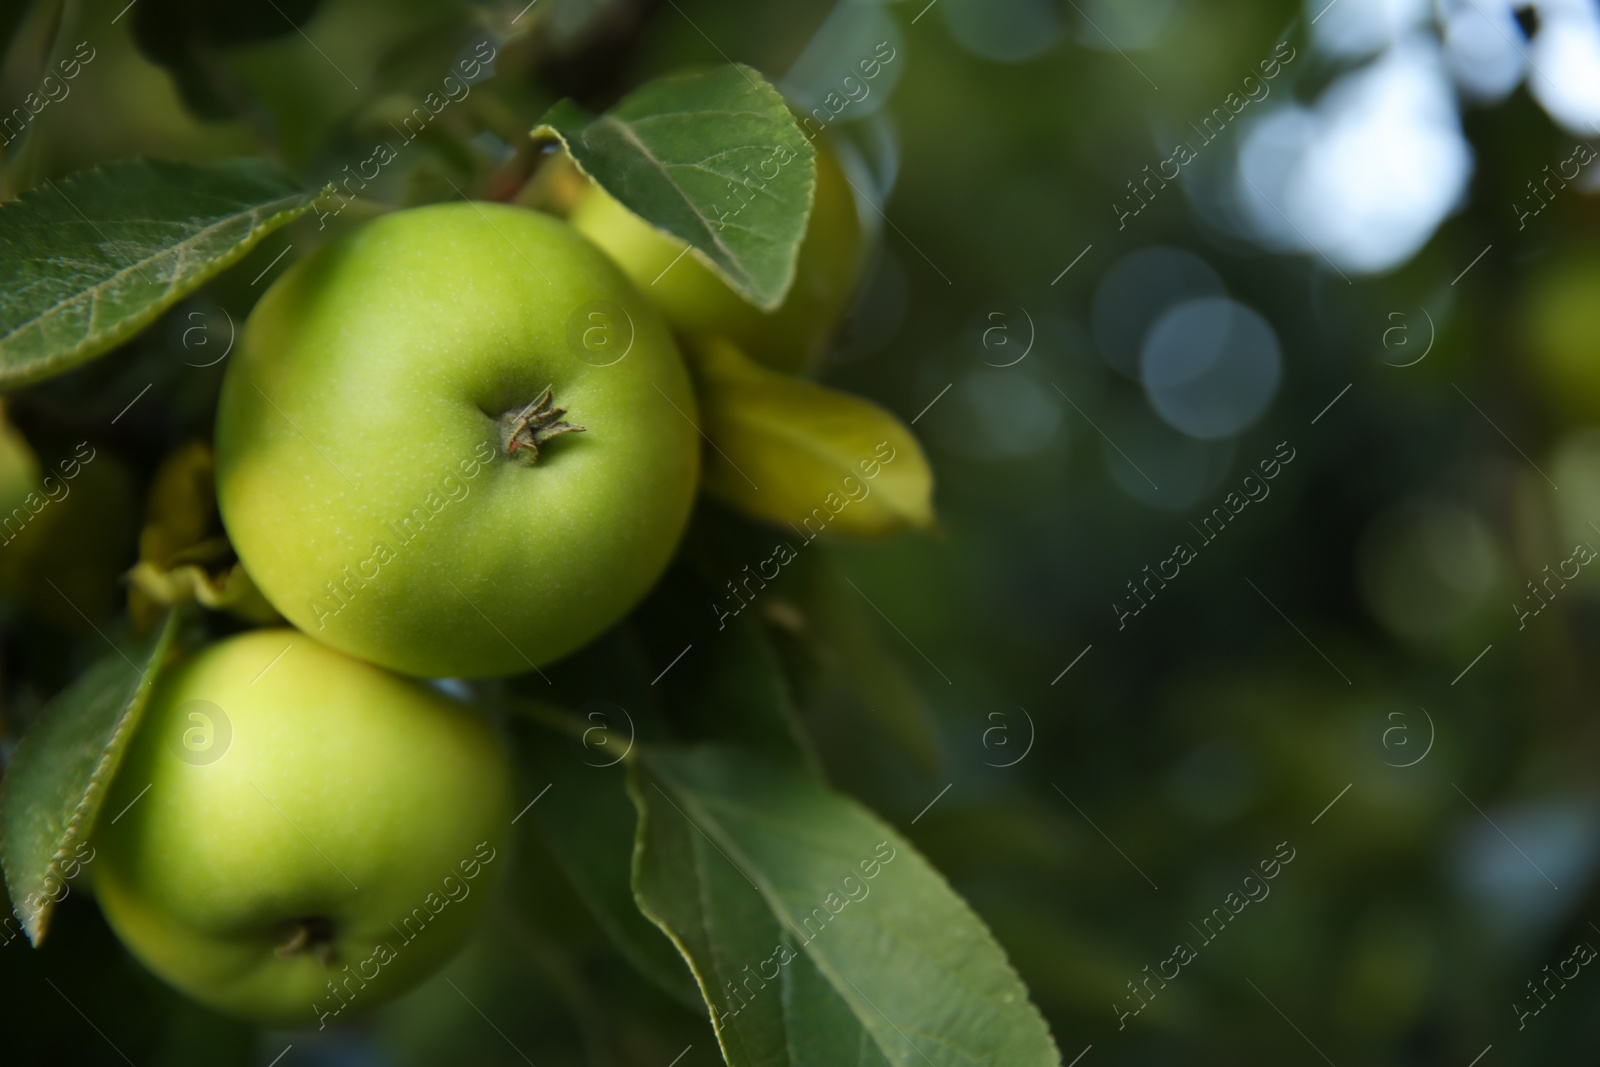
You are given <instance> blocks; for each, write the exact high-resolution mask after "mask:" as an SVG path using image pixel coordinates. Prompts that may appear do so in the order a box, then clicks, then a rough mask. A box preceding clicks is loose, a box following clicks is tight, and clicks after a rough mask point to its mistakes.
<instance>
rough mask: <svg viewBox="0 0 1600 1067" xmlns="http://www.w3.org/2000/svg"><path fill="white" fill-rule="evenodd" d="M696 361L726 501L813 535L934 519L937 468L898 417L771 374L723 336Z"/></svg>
mask: <svg viewBox="0 0 1600 1067" xmlns="http://www.w3.org/2000/svg"><path fill="white" fill-rule="evenodd" d="M690 366H691V368H692V369H693V370H694V372H695V380H696V386H697V389H698V391H699V399H700V414H701V422H702V425H703V427H704V429H705V433H706V436H707V437H708V438H709V439H710V441H711V443H712V445H713V446H714V448H715V451H716V452H717V453H718V455H714V456H710V457H709V458H708V461H707V463H706V466H705V475H704V479H705V481H704V484H705V487H706V490H707V491H708V492H709V493H711V494H712V495H713V496H715V497H717V498H718V499H719V500H722V501H723V502H725V503H727V504H730V505H732V506H733V507H736V508H738V509H739V510H741V511H743V512H745V513H746V514H748V515H751V516H753V517H755V518H758V519H765V520H767V521H769V522H773V523H779V524H783V523H787V524H789V525H791V526H793V527H794V529H795V531H796V532H797V533H800V534H802V535H803V536H805V537H807V538H811V537H815V536H817V535H818V534H819V533H825V534H844V535H848V536H857V537H874V536H885V535H888V534H893V533H898V532H899V531H901V530H904V529H906V528H908V527H917V528H927V527H930V526H932V525H933V472H932V470H931V469H930V468H929V466H928V460H927V457H926V456H925V455H924V454H923V451H922V446H921V445H919V444H918V443H917V439H916V438H915V437H914V436H913V435H912V433H911V431H910V429H908V428H907V427H906V426H905V425H904V424H903V423H901V422H900V420H899V419H897V418H895V416H894V415H892V414H890V413H889V412H887V411H885V410H884V409H883V408H881V407H879V406H878V405H876V404H874V403H872V402H870V401H868V400H863V399H862V398H860V397H857V396H851V395H850V394H848V393H843V392H840V391H838V390H836V389H829V388H827V387H825V386H821V385H817V384H815V383H814V382H807V381H801V380H799V379H797V378H791V377H789V376H788V375H786V374H780V373H778V372H777V371H773V370H768V369H767V368H765V367H762V366H760V365H759V364H757V363H755V362H753V361H752V360H751V359H750V358H749V357H747V356H746V355H745V354H744V353H743V352H741V351H739V349H738V348H736V347H734V346H733V345H732V344H731V343H729V342H727V341H723V340H709V341H705V342H702V343H699V344H696V345H695V346H693V348H692V349H691V351H690Z"/></svg>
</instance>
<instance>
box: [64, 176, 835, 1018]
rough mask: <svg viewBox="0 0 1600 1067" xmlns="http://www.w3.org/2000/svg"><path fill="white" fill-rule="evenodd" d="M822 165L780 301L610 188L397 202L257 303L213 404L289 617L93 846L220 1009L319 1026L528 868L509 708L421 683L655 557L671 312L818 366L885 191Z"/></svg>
mask: <svg viewBox="0 0 1600 1067" xmlns="http://www.w3.org/2000/svg"><path fill="white" fill-rule="evenodd" d="M818 165H819V181H818V187H817V195H816V201H815V208H814V210H813V212H812V216H811V222H810V225H809V229H808V231H807V236H806V239H805V241H804V243H803V244H802V247H801V251H800V256H799V262H798V268H797V278H796V282H795V285H794V287H793V289H792V290H791V292H790V294H789V297H788V299H787V300H786V301H785V302H784V304H783V305H782V306H781V307H779V308H778V309H777V310H776V311H773V312H762V311H760V310H758V309H756V308H755V307H753V306H752V305H750V304H747V303H745V302H744V301H743V300H742V299H741V298H740V297H739V296H738V295H737V294H735V293H734V291H733V290H732V289H731V288H730V287H729V286H728V285H727V284H726V283H725V282H723V281H722V280H721V279H720V278H719V277H718V276H717V275H715V274H714V273H713V272H712V271H711V270H710V269H709V268H708V267H707V266H705V265H704V264H702V263H701V262H698V261H697V260H696V259H695V258H694V257H681V253H682V252H683V245H682V244H681V243H679V242H677V241H676V239H674V238H671V237H669V236H667V235H665V234H663V233H661V232H659V231H657V230H655V229H654V228H652V227H651V226H649V225H648V224H647V223H645V222H644V221H642V220H641V219H639V218H637V217H635V216H634V215H632V214H630V213H629V212H628V211H627V210H626V209H625V208H623V207H622V206H621V205H619V204H618V203H617V202H616V201H614V200H612V199H611V198H610V197H609V196H607V195H606V194H605V193H604V192H602V191H601V190H599V188H598V187H593V188H592V189H591V190H590V191H589V192H588V194H587V196H586V198H585V199H584V200H583V201H582V202H581V204H579V206H578V207H577V209H576V211H575V212H573V214H572V215H571V218H570V220H563V219H559V218H556V217H554V216H552V215H549V214H545V213H541V212H538V211H534V210H531V209H528V208H524V207H519V206H513V205H508V204H500V203H475V202H455V203H448V204H437V205H432V206H428V207H422V208H416V209H410V210H404V211H399V212H396V213H393V214H389V215H386V216H383V217H380V218H378V219H377V220H375V221H372V222H370V223H368V224H366V225H365V226H363V227H362V228H360V229H359V230H357V231H355V232H353V233H351V234H350V235H348V236H347V237H345V238H344V239H342V240H340V241H338V242H335V243H333V244H331V245H329V246H327V247H325V248H323V249H322V250H320V251H319V252H317V253H316V254H314V255H313V256H311V257H309V258H308V259H305V260H303V261H301V262H299V263H297V264H296V265H294V266H293V267H292V268H291V269H290V270H289V271H287V272H286V273H285V274H284V275H283V276H282V277H281V278H280V279H279V280H278V281H277V282H275V283H274V284H273V285H272V287H271V288H270V289H269V291H268V292H267V293H266V294H265V295H264V296H263V297H262V298H261V300H260V301H259V303H258V304H257V306H256V308H255V309H254V311H253V312H252V314H251V316H250V319H249V321H248V323H247V324H246V326H245V328H244V330H243V332H242V334H241V336H240V341H239V346H238V351H237V352H236V353H235V355H234V361H233V363H232V364H231V365H230V367H229V369H228V371H227V373H226V377H225V380H224V384H223V390H222V395H221V399H220V403H219V407H218V412H217V422H216V490H217V502H218V505H219V507H220V510H221V513H222V517H223V521H224V525H225V526H226V528H227V531H228V534H229V537H230V539H231V541H232V544H233V547H234V549H235V551H236V552H237V553H238V556H239V559H240V561H241V563H242V565H243V567H244V568H245V570H246V571H247V572H248V574H249V576H250V579H251V580H252V581H253V583H254V585H255V587H256V588H257V589H258V590H259V591H260V593H261V594H262V595H264V596H265V598H266V599H267V600H268V601H269V602H270V603H271V605H272V606H273V607H274V608H275V609H276V610H277V612H278V613H280V614H281V615H282V616H283V617H284V618H285V619H287V620H288V621H289V622H291V623H292V624H294V627H295V629H288V628H265V629H256V630H252V631H248V632H246V633H244V634H242V635H238V636H235V637H231V638H228V639H225V640H222V641H220V642H216V643H213V644H211V645H209V646H208V647H206V648H204V649H203V650H201V651H199V652H198V653H196V654H194V655H192V656H190V657H188V658H187V659H185V660H184V661H183V662H181V663H180V664H178V665H177V666H176V667H174V668H173V669H171V670H168V671H166V672H164V673H162V674H161V676H160V677H159V678H158V679H157V681H156V682H155V685H154V689H153V691H152V694H151V696H150V699H149V701H148V703H147V705H146V709H145V712H144V717H143V719H142V721H141V722H140V724H139V727H138V730H137V732H136V734H135V736H134V738H133V740H132V742H131V744H130V746H129V750H128V752H127V755H126V757H125V759H124V761H123V763H122V766H121V767H120V769H119V770H118V773H117V776H116V778H115V780H114V782H113V784H112V788H111V793H110V795H109V796H108V798H107V799H106V802H105V805H104V808H103V810H104V811H106V812H107V813H120V814H117V815H116V818H115V820H114V821H112V822H107V821H106V820H104V819H102V822H101V825H100V826H98V827H97V829H96V831H95V837H94V841H95V844H96V846H97V848H98V857H99V858H98V862H96V863H95V864H94V866H93V874H94V880H95V885H96V890H97V894H98V897H99V900H100V903H101V906H102V908H103V910H104V912H105V915H106V917H107V919H108V920H109V922H110V924H111V926H112V927H113V929H114V930H115V931H116V932H117V934H118V936H119V937H120V938H121V939H122V941H123V942H124V943H125V944H126V945H127V946H128V947H129V949H130V950H131V951H132V952H133V953H134V954H135V955H136V956H138V957H139V958H140V959H141V960H142V961H144V963H145V964H146V965H148V966H149V967H150V969H151V970H153V971H154V972H155V973H157V974H159V975H160V976H162V977H163V978H165V979H166V980H167V981H168V982H170V983H171V984H172V985H174V986H176V987H177V988H179V989H181V990H183V991H185V992H186V993H188V994H189V995H191V996H193V997H194V998H196V999H198V1000H200V1001H203V1002H205V1003H207V1004H210V1005H212V1006H213V1007H216V1008H218V1009H220V1010H223V1011H226V1012H230V1013H233V1014H236V1015H240V1016H243V1017H246V1018H250V1019H254V1020H258V1021H261V1022H264V1023H268V1024H272V1025H279V1026H289V1027H299V1026H311V1025H313V1024H316V1025H326V1024H327V1022H328V1020H329V1019H330V1018H331V1017H334V1016H339V1015H341V1014H343V1013H344V1011H345V1009H346V1008H349V1009H351V1010H352V1011H360V1010H364V1009H366V1008H369V1007H372V1006H375V1005H377V1004H379V1003H382V1002H383V1001H385V1000H387V999H389V998H392V997H393V996H395V995H397V994H398V993H400V992H401V991H403V990H405V989H406V988H408V987H409V986H412V985H414V984H415V983H416V982H418V981H420V980H421V979H422V978H423V977H424V976H426V975H427V974H428V973H430V971H431V970H433V969H434V968H436V967H437V966H439V965H440V964H441V963H442V961H443V960H444V959H446V958H447V957H448V956H449V955H450V954H451V953H452V952H453V951H454V950H455V949H456V948H457V947H458V946H459V945H460V944H461V943H462V942H463V940H464V939H465V937H466V936H467V933H468V932H469V930H470V929H471V926H472V921H473V918H474V916H475V914H477V913H478V912H479V910H480V909H481V906H482V904H483V903H484V901H485V900H486V899H487V897H488V896H489V895H490V892H489V890H490V883H491V882H492V880H493V877H494V876H495V875H497V874H498V873H499V871H500V870H502V869H503V868H504V867H505V865H506V864H505V863H504V862H503V861H502V862H500V863H492V862H490V861H489V860H488V859H486V857H489V858H491V859H492V857H494V856H497V855H499V854H500V853H501V852H503V851H504V849H505V847H506V845H507V843H508V839H509V836H510V829H511V827H510V823H511V807H512V802H511V794H512V790H513V786H512V781H513V775H512V773H511V769H510V766H509V764H508V761H507V758H506V755H505V753H504V750H503V745H502V744H501V742H500V739H499V738H498V737H497V735H496V733H495V730H494V729H493V727H492V725H491V723H490V722H489V720H488V719H487V718H486V717H485V716H484V715H483V714H482V713H481V712H480V711H478V710H477V709H474V708H471V707H469V706H467V705H466V704H464V703H462V702H460V701H458V700H455V699H452V698H450V697H448V696H447V695H445V693H444V692H443V691H442V690H441V689H440V688H439V687H436V686H432V685H429V684H427V683H426V682H424V681H422V680H421V679H438V678H484V677H494V676H504V675H510V674H515V673H519V672H523V671H528V670H531V669H533V668H535V667H537V666H538V665H541V664H545V663H548V662H550V661H552V660H555V659H557V658H559V657H561V656H564V655H566V654H567V653H570V652H572V651H573V650H575V649H577V648H579V647H580V646H582V645H584V644H585V643H587V642H589V641H591V640H592V639H593V638H595V637H596V636H597V635H598V634H600V633H601V632H602V631H603V630H605V629H606V628H608V627H610V626H611V625H613V624H614V623H616V622H617V621H618V620H619V619H621V618H622V617H623V616H624V615H625V614H626V613H627V612H628V611H629V610H630V609H631V608H632V607H633V606H634V605H635V604H636V603H637V602H638V601H639V600H640V598H642V597H643V596H644V594H645V593H646V592H647V591H648V589H649V588H650V587H651V586H652V585H653V584H654V582H655V581H656V579H657V578H658V577H659V576H660V574H661V572H662V571H663V569H664V568H665V567H666V566H667V564H668V562H669V560H670V559H671V557H672V555H673V554H674V552H675V551H676V548H677V544H678V541H679V539H680V537H681V536H682V533H683V531H684V528H685V525H686V523H687V521H688V517H689V513H690V509H691V507H692V504H693V500H694V496H695V493H696V491H697V488H698V485H699V480H700V451H701V444H700V432H699V428H698V424H697V420H698V418H699V416H698V414H697V404H696V392H695V387H694V383H693V381H692V378H691V374H690V371H689V369H688V368H687V367H686V365H685V362H684V360H683V357H682V356H681V355H680V351H679V347H678V338H679V337H691V336H693V337H703V336H707V335H715V336H718V337H722V338H727V339H730V340H732V341H733V342H735V343H737V344H739V345H740V346H741V347H743V348H744V349H746V350H747V351H749V352H750V353H751V354H752V356H754V357H755V358H757V359H759V360H761V361H762V362H765V363H767V364H769V365H770V366H772V367H775V368H779V369H783V370H790V371H793V370H797V369H800V368H802V367H804V366H806V365H807V364H809V363H812V362H814V360H815V358H816V356H817V355H818V354H819V351H820V347H821V345H822V344H823V342H824V341H825V340H826V337H827V335H828V333H829V332H830V331H831V329H832V327H833V325H834V324H835V323H836V321H837V319H838V316H839V314H840V313H841V311H842V310H843V308H844V305H845V303H846V301H847V300H848V298H849V296H850V294H851V290H852V289H853V288H854V285H855V282H856V279H857V274H858V267H859V261H860V258H861V255H860V254H861V243H862V238H861V228H860V226H859V220H858V218H857V216H856V213H855V207H854V203H853V201H852V200H851V198H850V196H849V194H848V191H847V188H846V186H847V182H846V181H845V179H844V176H843V173H842V171H841V170H840V167H839V164H838V161H837V159H836V158H835V157H834V156H833V155H832V153H831V152H820V153H819V164H818ZM677 258H683V260H684V261H683V262H681V263H678V264H677V268H676V269H675V270H674V271H671V272H668V274H667V275H666V276H664V277H662V275H661V272H662V270H663V268H664V267H665V266H666V265H667V264H668V263H669V262H676V259H677ZM653 279H659V284H654V285H652V284H651V283H652V280H653ZM646 293H648V294H649V295H648V296H647V295H645V294H646ZM594 307H605V308H608V309H612V311H614V312H620V313H621V314H622V315H623V316H625V318H626V321H627V323H628V324H629V333H628V341H629V343H628V345H627V347H626V351H625V353H624V354H622V355H620V356H618V357H617V358H614V359H607V360H596V359H594V358H593V357H592V353H586V352H583V351H579V350H575V349H574V345H573V338H574V336H581V334H582V331H578V332H577V333H576V334H575V332H574V330H573V329H572V328H571V324H572V320H573V316H574V315H578V314H580V313H582V312H583V310H584V309H589V308H594ZM403 676H410V677H403ZM473 879H476V882H474V883H473V884H472V885H471V886H470V894H469V893H461V894H460V895H457V892H456V891H455V889H453V888H452V887H453V886H454V887H462V886H467V884H468V882H469V881H471V880H473Z"/></svg>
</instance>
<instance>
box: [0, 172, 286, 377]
mask: <svg viewBox="0 0 1600 1067" xmlns="http://www.w3.org/2000/svg"><path fill="white" fill-rule="evenodd" d="M315 199H316V193H315V192H311V191H307V190H306V189H303V188H301V187H300V186H299V185H298V184H296V183H295V182H293V181H291V180H290V179H289V178H287V177H285V176H284V175H282V174H281V173H279V172H278V171H277V170H275V169H273V168H272V167H270V166H268V165H267V164H265V163H263V162H261V161H260V160H255V159H237V160H227V161H225V162H221V163H210V164H206V165H203V166H195V165H191V164H186V163H158V162H154V161H151V160H142V159H135V160H126V161H123V162H120V163H113V164H110V165H108V166H104V167H97V168H95V169H93V170H88V171H84V172H82V173H80V174H75V175H73V176H71V177H69V178H64V179H62V180H61V181H51V182H46V183H45V184H44V185H42V186H40V187H38V188H36V189H31V190H29V191H28V192H26V193H24V194H23V195H22V197H21V198H20V199H18V200H17V201H15V202H13V203H10V204H6V205H4V206H0V387H14V386H18V385H24V384H27V383H29V382H35V381H38V380H40V379H41V378H48V377H49V376H51V375H53V374H60V373H61V372H62V371H65V370H70V369H71V368H73V367H76V366H78V365H79V364H81V363H85V362H87V361H88V360H90V359H93V358H94V357H95V356H98V355H100V354H102V353H104V352H106V351H108V350H110V349H111V348H113V347H114V346H116V345H117V344H120V343H121V342H122V341H124V340H126V339H127V338H128V337H130V336H132V335H133V334H134V333H136V332H138V331H139V330H141V329H143V328H144V327H145V326H147V325H149V324H150V323H151V322H152V321H154V320H155V318H156V317H157V316H158V315H160V314H161V313H162V312H163V311H164V310H166V309H167V308H168V307H170V306H172V305H173V304H174V303H176V302H177V301H179V300H181V299H182V298H183V297H184V296H185V295H186V294H188V293H189V292H191V291H193V290H194V289H195V288H196V287H197V286H199V285H200V284H201V283H202V282H204V281H205V280H206V279H207V278H210V277H211V276H212V275H214V274H216V273H217V272H218V271H220V270H222V269H223V268H224V267H226V266H228V265H229V264H231V263H233V262H234V261H235V260H237V259H239V258H240V257H241V256H243V255H244V254H245V253H246V252H248V251H249V250H250V249H251V248H252V247H254V246H255V244H256V243H257V242H258V241H260V240H261V239H262V238H263V237H265V236H266V235H267V234H269V233H271V232H272V231H273V230H275V229H277V228H278V227H280V226H282V225H283V224H284V223H286V222H289V221H290V220H291V219H293V218H295V217H296V216H298V215H301V214H303V213H304V212H305V211H306V210H307V209H309V208H310V207H311V203H312V201H313V200H315Z"/></svg>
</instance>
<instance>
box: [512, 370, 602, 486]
mask: <svg viewBox="0 0 1600 1067" xmlns="http://www.w3.org/2000/svg"><path fill="white" fill-rule="evenodd" d="M566 413H567V409H566V408H561V407H556V406H555V405H554V402H553V399H552V393H551V387H550V386H548V385H547V386H545V387H544V392H542V393H540V394H539V397H538V399H536V400H535V401H534V402H533V403H531V404H529V405H528V406H526V407H522V408H511V409H510V410H508V411H507V412H505V414H503V415H501V416H500V450H501V451H502V452H503V453H505V455H506V458H508V459H516V460H519V461H520V462H521V463H522V464H523V466H526V467H531V466H533V465H534V464H535V463H537V462H539V446H540V445H542V444H544V443H545V442H546V441H549V440H550V439H551V438H553V437H558V436H560V435H561V434H564V433H582V432H584V430H585V429H587V427H584V426H575V425H573V424H572V423H570V422H567V421H566V420H565V419H564V418H563V416H564V415H566Z"/></svg>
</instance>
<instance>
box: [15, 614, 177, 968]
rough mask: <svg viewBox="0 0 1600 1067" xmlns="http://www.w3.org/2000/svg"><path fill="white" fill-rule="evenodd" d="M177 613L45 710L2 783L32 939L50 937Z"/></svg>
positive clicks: (19, 896)
mask: <svg viewBox="0 0 1600 1067" xmlns="http://www.w3.org/2000/svg"><path fill="white" fill-rule="evenodd" d="M176 628H177V614H176V613H172V614H169V615H168V616H167V618H166V621H165V622H164V623H163V624H162V625H161V626H160V627H158V628H157V629H156V631H155V633H153V634H152V635H151V636H150V637H149V638H147V639H146V640H144V641H141V642H139V643H137V644H136V645H134V646H131V647H128V648H126V649H118V650H117V651H114V652H112V653H110V654H108V655H106V656H105V657H104V658H102V659H101V660H99V661H98V662H97V663H95V664H94V666H92V667H90V668H89V669H88V670H87V671H85V672H84V673H83V675H82V676H80V677H79V678H78V679H77V680H76V681H75V682H73V683H72V684H71V685H70V686H68V687H67V688H66V689H65V690H63V691H62V692H61V695H59V696H58V697H56V699H55V700H53V701H51V703H50V706H49V707H47V708H45V710H44V713H43V714H42V715H40V716H39V719H38V721H37V722H35V723H34V724H33V727H32V729H30V730H29V731H28V733H27V734H26V735H25V736H24V737H23V738H22V740H21V742H19V743H18V745H17V749H16V751H15V752H14V753H13V754H12V756H11V764H10V766H9V767H8V768H7V769H6V776H5V780H4V781H0V866H3V867H4V868H5V878H6V890H7V891H8V892H9V893H10V894H11V906H12V910H14V911H15V912H16V914H17V917H18V918H19V919H21V920H22V922H23V926H24V928H25V929H26V930H27V932H28V939H29V940H30V941H32V942H33V943H34V944H35V945H38V944H39V943H40V942H41V941H43V940H44V935H45V929H46V927H47V925H48V923H49V920H50V913H51V912H52V911H53V910H54V907H55V903H56V901H57V900H58V899H59V897H60V896H62V895H64V894H63V893H62V890H61V886H62V885H63V883H64V882H65V881H66V879H67V878H68V877H70V875H71V874H72V873H74V872H73V871H70V870H68V869H67V868H68V867H69V866H76V865H81V864H83V863H87V862H90V861H92V859H93V854H92V853H91V854H90V855H89V856H87V857H82V856H78V855H76V853H75V850H76V849H77V847H78V846H79V845H80V844H81V843H82V842H83V841H84V840H85V839H86V838H87V837H88V835H89V831H90V830H91V829H92V828H93V827H94V821H95V815H96V814H97V813H98V812H99V810H100V805H101V804H102V803H103V802H104V801H105V796H106V790H107V789H109V788H110V786H111V779H112V777H113V776H114V775H115V774H116V772H117V766H118V765H119V764H120V763H121V762H122V755H123V753H124V751H126V749H127V747H128V742H129V741H130V740H131V739H132V737H133V732H134V730H135V729H136V728H137V727H138V725H139V719H140V717H141V716H142V715H143V712H144V705H145V702H146V701H147V700H148V699H149V696H150V687H151V685H152V684H154V682H155V679H156V675H157V673H158V672H159V671H160V667H161V664H162V662H163V660H164V659H165V658H166V654H167V648H168V647H169V646H170V645H171V643H172V635H173V632H174V631H175V630H176Z"/></svg>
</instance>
